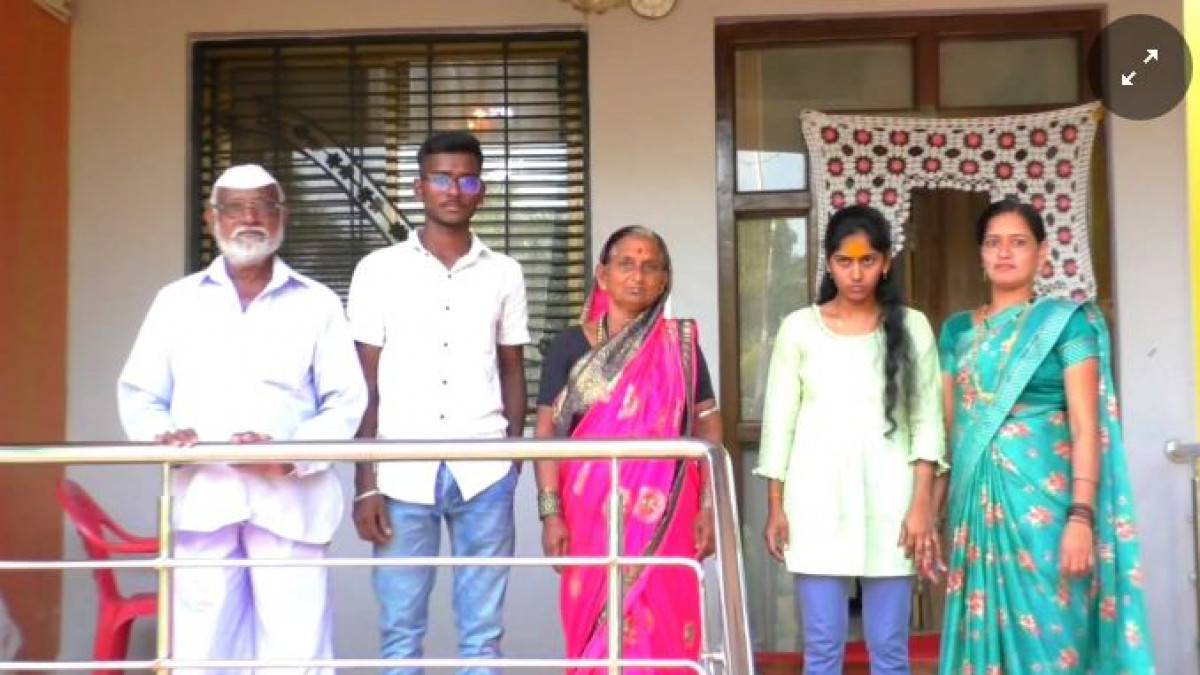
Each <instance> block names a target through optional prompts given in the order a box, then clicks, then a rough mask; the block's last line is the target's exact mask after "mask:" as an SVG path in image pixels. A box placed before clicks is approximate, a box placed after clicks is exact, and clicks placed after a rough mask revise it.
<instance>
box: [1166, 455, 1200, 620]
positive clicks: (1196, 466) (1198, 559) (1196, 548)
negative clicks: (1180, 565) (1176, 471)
mask: <svg viewBox="0 0 1200 675" xmlns="http://www.w3.org/2000/svg"><path fill="white" fill-rule="evenodd" d="M1163 451H1164V452H1165V453H1166V455H1167V459H1169V460H1171V461H1172V462H1175V463H1176V464H1190V465H1191V466H1192V518H1191V520H1192V560H1193V564H1194V565H1195V571H1193V572H1192V595H1193V596H1194V598H1195V601H1196V610H1195V611H1196V625H1197V627H1200V443H1183V442H1181V441H1177V440H1169V441H1167V442H1166V444H1165V447H1164V448H1163Z"/></svg>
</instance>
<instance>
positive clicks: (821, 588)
mask: <svg viewBox="0 0 1200 675" xmlns="http://www.w3.org/2000/svg"><path fill="white" fill-rule="evenodd" d="M795 579H796V601H797V602H798V603H799V604H800V612H801V614H802V616H803V618H804V675H841V673H842V662H843V661H844V660H845V657H846V630H847V627H848V626H847V624H848V623H849V613H850V582H851V581H853V580H854V577H824V576H815V575H808V574H797V575H795ZM860 581H861V583H862V592H863V598H862V619H863V632H864V633H866V637H867V652H868V653H869V655H870V657H871V675H908V674H909V673H910V672H911V670H910V669H909V665H908V634H909V629H908V622H909V613H910V611H911V609H912V584H913V577H862V578H861V579H860Z"/></svg>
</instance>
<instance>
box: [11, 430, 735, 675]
mask: <svg viewBox="0 0 1200 675" xmlns="http://www.w3.org/2000/svg"><path fill="white" fill-rule="evenodd" d="M181 454H183V453H181V451H180V450H178V449H176V448H169V447H164V446H160V445H153V444H145V443H133V444H100V443H73V444H65V445H55V446H31V445H17V446H0V465H4V464H161V465H162V484H163V488H162V493H161V495H160V497H159V517H158V539H159V554H158V556H157V557H156V558H152V559H143V560H106V561H36V560H14V561H0V572H3V571H11V570H68V569H97V568H112V569H154V570H157V572H158V625H157V634H156V637H157V640H156V658H155V659H153V660H149V661H146V660H142V661H72V662H57V661H50V662H38V661H11V662H0V671H5V670H23V671H57V670H76V671H78V670H93V669H108V670H112V669H121V668H136V669H152V670H155V671H156V672H158V673H168V672H170V671H171V669H173V668H249V667H254V666H264V665H268V664H269V665H270V666H271V667H284V668H286V667H304V666H309V667H328V668H375V667H419V666H425V667H469V666H475V667H479V666H484V665H486V666H488V667H495V668H515V667H531V668H606V669H607V670H608V672H609V673H611V674H613V675H616V674H617V673H619V672H620V670H621V668H622V667H644V668H683V669H689V670H692V671H694V672H697V673H701V675H704V674H706V673H707V674H712V675H752V673H753V666H752V655H751V649H750V633H749V623H748V620H747V615H746V599H745V577H744V573H743V568H742V552H741V539H740V536H739V525H738V515H737V505H736V503H735V501H734V498H733V496H734V488H733V486H734V482H733V469H732V465H731V464H730V460H729V455H728V454H727V453H726V452H725V450H724V449H723V448H720V447H718V446H715V445H712V444H709V443H706V442H704V441H699V440H695V439H669V440H666V439H660V440H579V441H574V440H572V441H566V440H508V439H505V440H476V441H382V440H377V441H353V442H337V443H329V442H280V443H264V444H249V445H234V444H225V443H202V444H199V445H197V446H195V447H193V448H189V449H188V450H187V453H186V456H185V457H181ZM659 458H679V459H696V460H701V461H705V462H707V465H708V469H709V470H708V471H707V472H706V473H707V476H708V480H709V485H708V487H709V489H710V490H711V491H712V494H713V512H714V517H715V520H716V522H715V524H714V534H715V539H716V542H715V543H716V552H715V561H714V562H715V568H716V574H715V576H716V583H715V586H716V592H717V598H716V599H717V602H718V607H719V608H720V612H719V617H717V618H718V624H719V626H718V630H716V631H713V630H711V627H710V625H709V622H708V620H707V619H708V617H707V616H706V611H705V608H706V606H707V602H706V588H705V584H704V581H705V576H706V575H705V570H704V568H703V566H702V565H701V564H700V563H699V562H697V561H696V560H693V559H690V558H667V557H654V556H649V557H643V556H626V555H623V554H622V552H621V550H620V548H621V540H622V536H621V520H622V519H621V518H620V517H618V516H619V515H622V514H623V509H622V504H621V494H620V492H619V489H618V488H619V485H620V482H619V480H618V476H619V466H620V462H621V461H622V460H637V459H659ZM500 459H519V460H539V459H607V460H609V465H610V470H611V475H612V480H611V486H612V489H611V491H610V494H609V508H608V533H609V536H608V555H607V556H602V557H563V558H546V557H533V558H529V557H512V558H482V557H478V558H477V557H471V558H468V557H454V558H447V557H425V558H387V559H379V558H324V559H319V560H261V559H259V560H195V559H177V558H174V557H173V556H172V555H171V492H170V490H171V467H172V466H176V465H181V464H203V463H210V462H250V463H260V462H280V461H285V462H291V461H303V460H331V461H346V462H348V461H375V462H381V461H421V460H450V461H453V460H500ZM312 565H317V566H323V567H371V566H442V567H457V566H508V567H536V566H552V565H557V566H576V565H593V566H599V565H603V566H606V567H607V568H608V594H609V597H608V606H609V607H610V608H614V607H623V606H624V599H623V594H624V588H623V584H622V577H621V567H622V566H628V565H639V566H662V565H672V566H685V567H688V568H690V569H692V570H693V571H694V572H695V574H696V575H697V583H698V584H699V586H700V608H701V626H702V630H701V635H702V636H703V639H702V646H701V654H700V659H699V661H690V660H680V659H625V658H622V655H621V645H622V631H623V625H622V615H623V612H617V611H610V612H608V617H607V638H608V656H607V657H606V658H603V659H547V658H541V659H536V658H528V659H518V658H500V659H486V660H481V659H452V658H450V659H446V658H443V659H434V658H430V659H320V660H316V659H314V660H308V661H270V662H265V661H263V662H259V661H244V660H240V661H235V660H227V661H216V660H206V661H196V660H182V659H180V660H176V659H173V658H172V657H171V651H170V650H171V625H170V624H171V621H170V616H171V612H170V597H171V575H170V570H172V569H174V568H179V567H268V566H312ZM718 640H719V641H718Z"/></svg>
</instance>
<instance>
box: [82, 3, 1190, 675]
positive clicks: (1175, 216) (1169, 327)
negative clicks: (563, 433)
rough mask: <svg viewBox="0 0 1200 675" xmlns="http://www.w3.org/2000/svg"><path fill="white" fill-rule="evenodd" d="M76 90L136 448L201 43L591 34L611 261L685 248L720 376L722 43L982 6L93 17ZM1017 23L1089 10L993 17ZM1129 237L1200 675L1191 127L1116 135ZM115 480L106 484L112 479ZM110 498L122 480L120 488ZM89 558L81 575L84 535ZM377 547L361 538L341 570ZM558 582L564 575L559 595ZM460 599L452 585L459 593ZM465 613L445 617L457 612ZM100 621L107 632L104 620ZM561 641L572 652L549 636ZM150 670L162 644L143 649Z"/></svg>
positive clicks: (139, 516)
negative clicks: (141, 362)
mask: <svg viewBox="0 0 1200 675" xmlns="http://www.w3.org/2000/svg"><path fill="white" fill-rule="evenodd" d="M73 4H74V7H75V10H76V12H75V21H74V26H73V43H72V55H71V58H72V71H71V78H72V80H71V81H72V84H71V97H72V98H71V104H72V117H71V120H72V124H71V185H70V189H71V251H70V253H71V287H70V288H71V296H70V303H71V304H70V345H69V354H70V379H69V384H70V394H69V402H68V405H69V410H68V429H69V437H70V438H71V440H110V439H117V438H120V433H119V428H118V425H117V419H116V410H115V404H114V401H113V390H114V381H115V379H116V376H117V372H118V370H119V368H120V366H121V363H122V362H123V360H124V357H125V355H126V352H127V349H128V347H129V345H130V343H131V341H132V339H133V336H134V334H135V332H136V330H137V326H138V324H139V322H140V321H141V318H142V314H143V312H144V310H145V308H146V306H147V304H148V302H149V300H150V298H151V296H152V294H153V292H154V290H155V289H156V288H157V287H158V286H160V285H161V284H163V283H165V282H167V281H169V280H171V279H173V278H176V277H178V276H180V275H181V274H182V273H183V272H184V251H185V221H186V218H185V213H184V205H185V188H186V179H187V127H188V111H189V108H188V73H189V70H188V40H189V38H191V37H193V36H196V35H237V34H252V35H262V34H267V33H289V32H301V33H307V32H351V31H354V32H357V31H429V30H450V29H453V30H456V31H465V30H472V29H503V30H522V29H530V28H542V27H545V28H553V27H579V26H586V29H587V30H588V33H589V58H590V61H589V67H590V83H589V86H590V92H589V96H590V101H591V120H590V122H591V141H592V143H591V159H592V163H591V166H592V194H593V212H592V216H593V221H592V222H593V226H594V235H595V236H594V241H595V242H598V241H600V240H602V239H603V237H604V236H606V235H607V234H608V233H609V232H611V231H612V230H614V229H616V228H617V227H620V226H622V225H624V224H627V223H631V222H639V223H643V224H646V225H649V226H651V227H654V228H656V229H658V230H659V231H661V232H663V233H664V235H665V236H666V238H667V240H668V242H669V243H670V244H671V246H672V253H673V257H674V258H675V259H676V261H677V266H678V268H679V269H678V276H677V279H676V284H675V288H676V297H675V302H674V307H675V310H676V312H677V313H679V314H681V315H691V316H695V317H696V318H697V319H698V320H699V321H700V324H701V326H702V327H703V329H704V331H703V332H704V347H705V351H706V352H707V354H708V355H709V358H710V359H712V361H713V363H712V364H711V365H712V367H713V369H714V371H716V370H717V367H718V366H717V363H716V357H717V355H718V354H719V350H718V348H717V328H716V327H717V313H718V307H717V271H716V267H717V258H716V251H717V233H716V198H715V185H716V171H715V153H716V146H715V131H714V118H715V115H714V99H715V92H714V76H713V72H714V67H713V26H714V24H715V22H716V21H718V20H723V19H734V18H739V17H751V16H756V17H813V16H831V15H846V14H847V13H852V12H855V11H860V12H868V11H869V12H871V13H874V14H886V13H912V12H913V11H917V10H915V9H914V8H918V9H919V11H921V12H938V13H942V12H945V13H957V12H961V11H975V9H974V8H977V7H980V6H983V5H984V3H981V2H970V1H968V0H805V1H804V2H800V0H738V1H737V2H731V1H729V0H724V1H722V0H679V6H678V7H677V9H676V10H675V11H674V12H673V13H672V14H671V15H669V16H668V17H667V18H665V19H663V20H660V21H656V22H649V21H644V20H641V19H639V18H637V17H635V16H633V15H632V14H631V13H630V12H628V11H625V10H617V11H613V12H610V13H608V14H606V15H603V16H598V17H591V18H590V19H587V20H586V21H585V20H583V19H582V18H581V17H580V15H578V14H576V13H575V12H573V11H572V10H571V9H570V8H569V7H567V6H566V5H565V4H563V3H561V2H558V1H557V0H504V1H503V2H498V1H497V0H458V1H457V2H454V3H445V2H440V1H435V0H407V1H406V2H397V1H395V0H340V1H338V2H332V1H329V0H325V1H323V0H287V1H286V2H285V1H284V0H205V1H204V2H185V1H183V0H75V3H73ZM1100 4H1107V6H1108V8H1109V15H1110V18H1115V17H1117V16H1120V15H1123V14H1127V13H1135V12H1137V13H1152V14H1157V15H1159V16H1163V17H1165V18H1167V19H1168V20H1171V21H1173V22H1174V23H1176V24H1178V23H1179V21H1180V16H1181V11H1182V7H1181V4H1180V3H1179V2H1178V1H1177V0H1176V1H1168V0H1112V1H1111V2H1108V3H1100ZM987 5H988V6H991V7H998V8H1042V7H1046V6H1053V5H1057V6H1063V7H1067V6H1078V5H1077V3H1072V2H1069V1H1066V2H1055V1H1047V0H993V1H991V2H988V3H987ZM1109 125H1110V132H1111V144H1110V148H1111V149H1112V153H1113V154H1112V159H1111V161H1110V166H1111V167H1112V173H1111V180H1112V191H1111V195H1112V199H1111V201H1112V209H1113V212H1112V216H1113V223H1114V228H1115V241H1116V246H1117V250H1116V252H1115V258H1114V259H1115V266H1116V271H1117V275H1118V280H1117V293H1116V295H1117V302H1118V304H1119V307H1120V319H1121V325H1120V326H1119V327H1118V330H1119V334H1120V348H1121V353H1120V363H1121V371H1122V373H1123V375H1124V378H1123V384H1124V396H1125V419H1126V422H1127V425H1128V429H1127V440H1128V447H1129V452H1130V461H1131V464H1132V466H1133V472H1134V482H1135V490H1136V494H1137V497H1138V499H1139V511H1140V513H1141V519H1142V523H1143V528H1142V531H1143V535H1144V542H1145V548H1146V569H1147V571H1148V576H1149V581H1148V584H1149V599H1150V604H1151V607H1152V611H1153V629H1154V631H1155V642H1156V648H1157V651H1158V654H1159V657H1160V668H1161V672H1163V673H1181V672H1185V671H1192V672H1194V671H1195V669H1196V653H1195V647H1194V645H1195V643H1196V639H1195V636H1196V627H1195V622H1194V618H1193V616H1194V610H1193V601H1192V599H1191V598H1192V590H1193V589H1192V587H1191V586H1190V585H1189V583H1188V581H1187V576H1188V574H1189V572H1190V571H1191V569H1192V564H1191V561H1190V541H1191V530H1190V528H1189V525H1188V523H1187V522H1186V520H1185V515H1186V513H1187V509H1188V495H1187V489H1188V480H1187V473H1186V471H1185V470H1184V469H1182V468H1178V467H1171V466H1169V465H1167V464H1166V463H1165V461H1164V460H1163V459H1162V454H1161V446H1162V442H1163V440H1164V439H1165V438H1167V437H1172V436H1181V437H1188V436H1190V435H1191V434H1192V433H1194V431H1193V430H1194V429H1195V426H1196V425H1195V422H1196V420H1195V419H1194V415H1193V410H1194V401H1193V396H1192V389H1191V380H1192V377H1193V366H1192V356H1191V350H1190V340H1191V338H1192V336H1191V335H1190V328H1189V323H1188V310H1187V309H1186V308H1188V307H1189V306H1190V302H1189V288H1188V275H1187V269H1188V268H1187V266H1188V259H1187V253H1186V251H1187V247H1186V246H1185V245H1184V244H1185V242H1186V237H1187V220H1186V192H1185V182H1184V180H1185V161H1184V124H1183V116H1182V111H1181V110H1177V111H1175V112H1173V113H1172V114H1170V115H1167V116H1165V117H1163V118H1160V119H1158V120H1154V121H1151V122H1140V123H1138V122H1125V121H1122V120H1119V119H1116V120H1110V122H1109ZM72 473H73V475H76V476H81V477H83V478H84V479H85V480H87V481H88V484H89V486H90V487H92V488H94V489H95V491H96V492H97V493H98V495H99V497H100V498H101V499H102V500H103V501H104V502H105V503H109V504H113V505H114V511H116V512H117V513H118V514H119V516H120V517H121V519H122V520H125V521H127V522H131V523H135V524H139V525H141V526H142V529H148V528H149V526H150V523H151V522H152V512H153V501H152V500H151V494H152V493H153V491H154V489H155V485H156V484H155V476H156V474H155V473H154V471H152V470H132V469H120V470H115V469H91V470H86V471H85V470H74V471H73V472H72ZM101 474H103V476H101ZM101 479H102V480H101ZM530 483H531V481H530V480H529V479H528V478H526V479H525V480H524V481H523V483H522V487H521V490H522V491H523V497H522V511H521V512H520V514H519V519H520V520H519V528H520V529H519V538H520V544H519V549H520V550H519V553H525V554H528V553H533V552H534V551H536V550H537V548H538V546H537V536H538V529H537V524H536V519H535V518H534V517H533V513H532V511H533V509H532V504H531V502H532V488H531V485H530ZM68 546H69V548H70V550H71V551H74V552H76V553H78V547H77V545H76V543H75V541H74V538H73V536H72V535H68ZM363 550H364V549H363V547H361V546H359V545H358V544H357V542H355V541H353V537H352V535H351V534H350V533H349V532H346V533H343V534H342V536H341V537H340V538H339V539H338V540H337V541H336V542H335V553H337V554H347V555H350V554H359V553H362V552H363ZM547 574H548V573H547ZM89 583H90V582H89V581H88V580H87V579H85V578H83V577H82V576H80V577H79V578H78V579H73V580H72V581H71V582H70V583H69V585H68V600H67V606H66V607H65V608H64V616H66V617H69V618H68V619H67V620H65V621H64V631H65V632H64V635H65V640H64V654H66V655H69V656H72V657H76V656H80V655H82V654H85V653H86V650H87V643H88V640H89V635H90V631H91V621H90V612H91V607H92V605H91V599H90V597H89V596H88V593H89ZM550 583H551V582H550V580H549V577H548V576H547V577H544V578H543V577H538V578H536V579H535V578H533V575H532V573H524V574H518V575H517V576H516V577H515V582H514V587H513V596H512V598H511V600H510V603H509V623H508V625H509V627H510V633H509V637H508V638H507V639H506V644H507V646H508V647H509V649H510V651H512V652H513V653H515V654H524V655H528V654H533V653H548V651H550V650H553V649H556V648H557V644H558V643H557V641H556V640H557V638H555V640H553V641H551V642H553V644H549V643H548V641H547V640H548V638H547V635H556V633H555V632H552V631H556V628H552V627H553V626H555V625H556V624H555V623H554V622H553V617H554V611H555V610H554V608H555V604H556V603H555V600H554V595H553V594H552V592H551V591H550V588H551V586H550V585H549V584H550ZM446 585H447V584H446V583H445V582H444V581H443V582H442V584H441V588H442V590H443V591H444V590H445V586H446ZM338 592H339V595H338V599H337V603H338V604H337V608H338V619H339V630H340V632H339V635H338V648H339V652H340V653H343V654H346V655H350V654H356V655H364V656H366V655H370V654H372V653H373V651H374V641H375V636H374V629H373V621H374V605H373V602H374V601H373V598H372V596H371V592H370V588H369V585H368V583H367V581H366V579H365V577H362V576H361V575H359V576H355V575H349V574H341V575H339V576H338ZM442 597H443V598H444V597H445V595H444V593H443V596H442ZM448 609H449V608H448V606H447V605H446V604H445V603H442V604H441V605H440V606H439V607H437V608H436V609H435V612H434V614H435V626H434V628H433V633H432V640H431V645H432V646H433V648H432V650H433V651H434V652H437V653H448V652H449V650H450V647H451V646H452V644H453V640H452V638H451V632H450V631H449V623H448V618H447V615H448ZM84 617H87V620H86V621H85V620H84ZM548 631H550V632H548ZM139 640H140V642H139V649H143V650H144V649H145V648H146V645H147V644H148V643H147V642H146V640H145V635H144V634H140V635H139Z"/></svg>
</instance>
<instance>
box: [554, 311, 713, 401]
mask: <svg viewBox="0 0 1200 675" xmlns="http://www.w3.org/2000/svg"><path fill="white" fill-rule="evenodd" d="M591 349H592V346H591V345H590V344H588V340H587V336H586V335H584V333H583V327H582V326H571V327H570V328H567V329H566V330H564V331H562V332H561V333H559V334H558V335H555V336H554V339H553V340H551V342H550V349H549V350H547V352H546V358H544V359H543V360H542V379H541V384H540V385H539V386H538V397H537V402H538V405H554V399H556V398H558V394H559V392H561V391H562V390H563V387H565V386H567V377H568V376H569V375H570V374H571V367H572V366H574V365H575V362H576V361H578V360H579V359H580V358H582V357H583V356H584V354H587V353H588V352H589V351H591ZM696 361H697V362H698V365H699V372H698V373H696V402H697V403H701V402H703V401H707V400H709V399H713V398H716V396H715V395H714V394H713V386H712V377H711V376H710V375H709V373H708V364H707V363H705V361H704V352H703V351H701V350H700V347H699V345H697V346H696Z"/></svg>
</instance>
